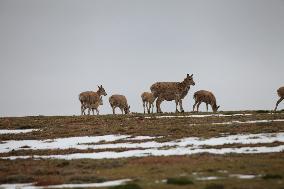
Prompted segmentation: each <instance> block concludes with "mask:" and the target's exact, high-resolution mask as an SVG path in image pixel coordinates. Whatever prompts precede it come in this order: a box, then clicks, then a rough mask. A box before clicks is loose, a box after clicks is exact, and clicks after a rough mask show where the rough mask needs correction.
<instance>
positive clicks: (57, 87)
mask: <svg viewBox="0 0 284 189" xmlns="http://www.w3.org/2000/svg"><path fill="white" fill-rule="evenodd" d="M283 71H284V1H283V0H214V1H212V0H154V1H150V0H94V1H85V0H83V1H79V0H78V1H73V0H61V1H57V0H49V1H47V0H42V1H38V0H26V1H21V0H18V1H15V0H0V87H1V98H0V116H23V115H39V114H41V115H73V114H75V115H77V114H80V103H79V100H78V94H79V93H80V92H82V91H86V90H96V88H97V87H96V86H97V85H100V84H102V85H103V86H104V87H105V89H106V91H107V93H108V96H107V97H105V98H104V106H103V107H101V113H103V114H105V113H111V108H110V106H109V103H108V97H109V96H110V95H111V94H124V95H125V96H126V97H127V98H128V101H129V104H130V105H131V110H132V111H135V112H142V111H143V108H142V102H141V98H140V94H141V93H142V92H143V91H149V88H150V86H151V84H153V83H154V82H156V81H182V80H183V78H184V77H185V76H186V74H187V73H189V74H192V73H193V74H194V80H195V82H196V85H195V86H194V87H192V88H191V90H190V92H189V95H188V96H187V97H186V98H185V100H184V108H185V110H186V111H191V110H192V105H193V99H192V95H193V93H194V92H195V91H197V90H200V89H205V90H211V91H213V92H214V93H215V96H216V98H217V102H218V104H219V105H220V106H221V108H220V110H245V109H273V108H274V106H275V103H276V101H277V100H278V96H277V94H276V90H277V88H279V87H280V86H283V85H284V79H283V75H284V74H283ZM204 106H205V105H203V106H202V107H203V110H204ZM174 107H175V106H174V102H164V103H163V105H162V110H164V111H174V110H175V108H174ZM279 108H280V109H283V108H284V103H282V104H281V105H280V106H279ZM117 112H119V111H117Z"/></svg>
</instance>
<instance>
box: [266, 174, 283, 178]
mask: <svg viewBox="0 0 284 189" xmlns="http://www.w3.org/2000/svg"><path fill="white" fill-rule="evenodd" d="M262 179H282V176H281V175H277V174H267V175H264V176H263V177H262Z"/></svg>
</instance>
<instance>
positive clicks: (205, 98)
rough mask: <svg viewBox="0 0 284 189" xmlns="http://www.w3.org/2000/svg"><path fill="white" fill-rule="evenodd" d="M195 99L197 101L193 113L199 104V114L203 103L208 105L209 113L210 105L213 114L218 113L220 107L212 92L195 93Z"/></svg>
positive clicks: (201, 91)
mask: <svg viewBox="0 0 284 189" xmlns="http://www.w3.org/2000/svg"><path fill="white" fill-rule="evenodd" d="M193 98H194V99H195V104H194V105H193V111H194V109H195V106H196V104H197V112H198V110H199V106H200V104H201V103H202V102H204V103H205V104H206V108H207V111H208V104H210V105H211V108H212V110H213V112H217V110H218V108H219V107H220V106H217V103H216V98H215V96H214V94H213V93H212V92H210V91H205V90H200V91H197V92H195V93H194V95H193Z"/></svg>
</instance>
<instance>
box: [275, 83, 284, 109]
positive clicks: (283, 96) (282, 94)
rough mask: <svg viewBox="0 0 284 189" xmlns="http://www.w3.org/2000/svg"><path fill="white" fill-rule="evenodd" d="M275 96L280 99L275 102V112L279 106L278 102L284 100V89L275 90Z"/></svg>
mask: <svg viewBox="0 0 284 189" xmlns="http://www.w3.org/2000/svg"><path fill="white" fill-rule="evenodd" d="M277 94H278V96H279V97H280V99H279V100H278V101H277V103H276V106H275V109H274V111H276V110H277V107H278V105H279V104H280V102H281V101H282V100H283V99H284V87H280V88H279V89H278V90H277Z"/></svg>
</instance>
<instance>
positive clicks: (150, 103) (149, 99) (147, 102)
mask: <svg viewBox="0 0 284 189" xmlns="http://www.w3.org/2000/svg"><path fill="white" fill-rule="evenodd" d="M141 98H142V103H143V108H144V114H145V108H147V111H148V114H149V113H150V110H151V107H152V113H153V109H154V101H155V97H154V95H153V93H149V92H144V93H142V94H141Z"/></svg>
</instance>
